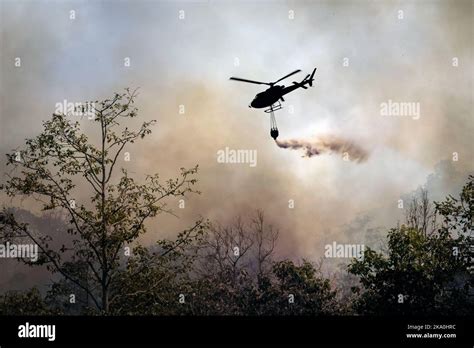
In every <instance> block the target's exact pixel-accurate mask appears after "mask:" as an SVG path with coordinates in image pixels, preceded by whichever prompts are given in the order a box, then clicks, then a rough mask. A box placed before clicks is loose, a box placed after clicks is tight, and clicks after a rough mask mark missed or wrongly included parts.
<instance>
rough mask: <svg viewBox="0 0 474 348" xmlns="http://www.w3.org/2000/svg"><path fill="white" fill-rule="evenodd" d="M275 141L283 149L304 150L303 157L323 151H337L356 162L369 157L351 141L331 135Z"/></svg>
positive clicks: (319, 153) (322, 152)
mask: <svg viewBox="0 0 474 348" xmlns="http://www.w3.org/2000/svg"><path fill="white" fill-rule="evenodd" d="M275 142H276V144H277V145H278V146H279V147H281V148H283V149H292V150H299V149H302V150H304V155H303V157H313V156H318V155H321V154H324V153H338V154H340V155H341V156H342V157H343V158H344V159H348V160H351V161H355V162H358V163H360V162H364V161H366V160H367V158H368V157H369V153H368V152H367V151H366V150H365V149H363V148H362V147H360V146H359V145H357V144H355V143H354V142H353V141H350V140H346V139H342V138H339V137H336V136H331V135H325V136H318V137H315V138H313V139H309V140H303V139H290V140H283V141H281V140H275Z"/></svg>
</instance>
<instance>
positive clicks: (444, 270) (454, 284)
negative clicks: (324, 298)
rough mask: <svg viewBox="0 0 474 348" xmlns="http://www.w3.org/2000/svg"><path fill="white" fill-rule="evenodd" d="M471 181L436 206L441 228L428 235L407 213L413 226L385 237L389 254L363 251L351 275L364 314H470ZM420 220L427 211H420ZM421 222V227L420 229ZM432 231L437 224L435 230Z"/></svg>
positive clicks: (358, 306) (473, 206)
mask: <svg viewBox="0 0 474 348" xmlns="http://www.w3.org/2000/svg"><path fill="white" fill-rule="evenodd" d="M473 203H474V190H473V177H472V176H470V177H469V181H468V183H467V184H466V185H465V186H464V188H463V190H462V193H461V194H460V198H459V199H455V198H453V197H448V198H447V199H446V200H445V201H444V202H441V203H435V208H436V209H435V211H436V213H437V214H439V215H440V216H441V217H442V220H443V222H442V225H441V226H440V227H439V228H437V229H436V230H431V231H429V230H427V229H426V226H427V224H426V223H423V220H424V219H423V218H420V216H415V215H416V214H415V213H414V212H413V211H410V212H409V213H408V216H409V217H410V220H411V221H416V224H415V225H414V226H413V225H412V226H405V225H402V226H401V227H399V228H395V229H391V230H390V231H389V233H388V253H386V254H384V253H378V252H375V251H374V250H372V249H370V248H367V249H366V251H365V253H364V258H363V260H356V259H354V260H353V261H352V263H351V264H350V266H349V272H350V273H352V274H355V275H357V276H359V277H360V282H361V285H362V289H359V288H355V289H354V290H355V291H357V292H361V295H360V297H359V298H358V300H357V301H356V303H355V304H354V305H355V307H356V309H357V311H359V312H360V313H362V314H425V315H429V314H446V315H448V314H452V315H454V314H469V313H472V311H473V309H474V303H473V286H474V284H473V277H472V261H471V260H472V252H471V251H470V250H471V248H472V242H473V240H472V237H473V236H472V231H473V230H472V220H473V216H474V214H473V211H474V204H473ZM418 211H421V212H422V213H423V214H424V216H427V215H431V214H425V212H427V211H429V209H421V210H418ZM420 221H421V223H420ZM433 226H436V224H433Z"/></svg>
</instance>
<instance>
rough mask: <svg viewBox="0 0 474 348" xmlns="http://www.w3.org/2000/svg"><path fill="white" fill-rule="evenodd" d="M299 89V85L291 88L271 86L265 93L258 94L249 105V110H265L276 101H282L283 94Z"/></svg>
mask: <svg viewBox="0 0 474 348" xmlns="http://www.w3.org/2000/svg"><path fill="white" fill-rule="evenodd" d="M299 87H301V84H300V83H296V84H293V85H291V86H288V87H285V86H272V87H270V88H268V89H267V90H266V91H263V92H261V93H258V94H257V95H256V96H255V98H254V99H253V100H252V102H251V103H250V105H249V107H250V108H255V109H262V108H267V107H270V106H272V105H273V104H275V103H276V102H277V101H278V100H280V99H282V97H283V96H284V95H285V94H288V93H290V92H292V91H294V90H295V89H297V88H299Z"/></svg>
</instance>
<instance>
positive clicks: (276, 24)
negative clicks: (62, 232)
mask: <svg viewBox="0 0 474 348" xmlns="http://www.w3.org/2000/svg"><path fill="white" fill-rule="evenodd" d="M0 4H1V25H0V28H1V33H2V36H1V56H0V57H1V106H0V107H1V109H0V112H1V118H0V121H1V128H0V129H1V130H0V131H1V141H0V150H1V152H2V153H5V152H7V151H8V150H10V149H12V148H15V147H17V146H20V145H21V144H23V143H24V139H25V137H31V136H34V135H36V134H37V133H38V132H39V131H40V130H41V122H42V121H44V120H47V119H48V118H49V117H50V115H51V113H52V112H54V108H55V104H56V103H58V102H62V101H63V100H64V99H67V100H68V101H71V102H81V101H87V100H95V99H103V98H106V97H109V96H111V95H113V93H114V92H115V91H121V90H122V89H123V88H125V87H132V88H134V87H140V96H139V98H138V100H137V106H138V107H139V116H140V120H149V119H156V120H157V125H156V126H155V128H154V132H153V134H152V135H151V136H150V137H149V138H148V139H146V140H145V141H143V142H142V143H140V144H137V145H135V146H134V147H131V148H129V149H128V151H129V152H130V153H131V156H132V157H131V159H132V160H131V162H129V163H125V162H124V163H123V165H124V166H126V167H127V168H128V169H129V170H130V171H132V172H134V173H135V175H137V177H140V176H142V175H143V174H144V173H154V172H160V173H161V174H162V175H163V177H170V176H171V177H172V176H175V175H177V173H178V170H179V167H182V166H184V167H190V166H193V165H195V164H199V166H200V171H199V174H198V179H199V189H200V190H201V191H202V194H201V195H200V196H196V197H193V198H191V199H189V200H188V201H187V202H186V208H185V209H182V210H181V209H176V212H177V213H178V214H179V215H180V216H181V219H176V218H174V217H166V218H163V219H161V220H160V219H158V220H157V221H156V222H155V223H154V224H153V225H152V227H153V228H150V233H149V235H148V236H147V237H146V238H147V240H150V241H152V240H155V239H156V238H158V237H160V236H164V235H167V236H169V235H173V234H174V233H176V232H177V231H179V230H180V229H182V228H184V227H186V226H188V225H189V223H190V222H191V221H193V219H195V218H196V217H197V216H198V215H202V216H204V217H209V218H211V219H219V220H220V221H223V222H225V221H227V220H228V219H231V218H233V217H235V216H236V215H238V214H243V215H245V214H249V213H251V212H252V211H253V210H254V209H257V208H258V209H263V210H264V211H265V213H266V216H267V219H268V220H269V221H271V222H272V223H273V224H274V225H277V226H279V227H280V230H281V233H280V236H281V239H280V246H279V252H280V253H281V255H284V256H289V257H299V256H305V257H308V258H310V259H314V260H316V259H318V258H319V257H321V256H322V254H323V252H324V248H323V245H324V244H325V243H332V242H333V241H336V242H352V243H367V240H366V233H365V232H366V230H370V229H371V228H375V227H380V226H382V227H390V226H393V224H394V223H396V221H397V220H398V219H400V216H401V211H400V210H399V209H398V208H397V201H398V199H400V197H403V196H404V195H406V194H408V193H410V192H411V191H413V190H415V189H416V188H417V187H419V186H421V185H425V184H427V183H428V186H429V188H430V189H431V191H432V197H434V198H437V199H439V198H441V197H443V196H444V195H446V194H448V193H456V192H458V190H459V188H460V185H461V184H462V183H463V182H465V181H466V180H467V175H468V173H469V172H472V171H473V170H474V165H473V163H474V158H473V154H472V134H474V121H473V111H472V110H473V103H472V101H473V89H472V77H473V61H472V58H473V57H472V54H473V31H474V29H473V20H472V18H473V2H472V1H452V2H448V1H443V2H438V1H417V2H413V1H232V2H230V1H140V0H138V1H137V0H134V1H89V2H85V1H67V2H66V1H48V2H46V1H5V0H0ZM180 10H183V11H184V16H185V18H184V19H180V18H179V16H180V12H179V11H180ZM70 11H75V12H74V14H75V19H70V16H71V12H70ZM290 11H293V12H290ZM400 11H402V12H400ZM181 14H183V13H181ZM292 15H294V18H293V19H291V18H290V17H292ZM17 57H19V58H21V67H15V58H17ZM127 57H128V58H129V59H130V66H129V67H126V66H124V59H126V58H127ZM346 58H347V59H346ZM236 60H238V63H239V64H238V65H236V64H235V63H236ZM455 62H457V66H453V63H455ZM344 63H348V64H345V65H346V66H344ZM454 65H456V64H454ZM314 67H317V68H318V70H317V73H316V76H315V79H316V81H315V87H314V88H310V89H307V90H302V89H300V90H297V91H295V92H293V93H291V94H289V95H287V96H286V97H285V99H286V102H285V104H284V107H285V108H284V109H283V110H281V111H278V112H277V114H276V116H277V122H278V126H279V129H280V139H282V140H283V139H289V138H293V139H301V138H304V139H310V138H312V137H314V136H323V137H324V136H326V137H327V136H334V137H339V138H342V139H347V140H348V141H352V142H354V143H355V144H357V145H358V146H361V147H363V148H364V149H366V150H367V151H368V153H369V157H368V159H367V161H365V162H363V163H356V162H351V161H344V160H343V159H342V158H341V157H340V156H339V155H337V154H332V155H331V154H325V155H321V156H317V157H312V158H303V157H302V156H301V155H302V153H299V152H297V151H292V150H285V149H280V148H278V147H277V146H276V145H275V143H274V142H273V140H272V139H271V138H270V136H269V126H270V125H269V123H270V122H269V119H268V115H266V114H264V113H263V112H262V111H261V110H255V109H249V108H248V104H249V103H250V101H251V100H252V99H253V97H254V95H255V94H256V93H258V92H260V91H262V90H263V88H262V86H259V85H252V84H245V83H239V82H233V81H229V80H228V78H229V77H230V76H239V77H244V78H249V79H255V80H260V81H274V80H276V79H278V78H280V77H281V76H284V75H285V74H287V73H289V72H291V71H293V70H295V69H302V70H303V72H302V73H300V74H299V75H295V76H292V77H290V78H289V79H288V80H285V81H283V82H282V83H287V84H289V83H291V81H294V80H297V81H300V80H301V79H303V78H304V76H305V74H307V73H309V72H311V70H312V69H313V68H314ZM389 100H391V101H394V102H404V103H407V102H413V103H419V104H417V105H419V108H420V114H419V118H418V119H414V117H409V116H383V115H381V103H385V102H388V101H389ZM179 105H184V107H185V114H184V115H182V114H179ZM290 106H291V107H290ZM291 109H292V110H294V112H293V113H290V110H291ZM81 123H82V125H83V126H84V128H85V129H88V127H91V126H92V122H91V121H88V120H87V119H83V120H81ZM226 147H229V148H231V149H251V150H256V151H257V166H255V167H250V166H249V165H248V164H226V163H224V164H222V163H218V162H217V160H216V158H217V157H216V153H217V151H218V150H221V149H225V148H226ZM453 152H456V153H458V156H459V160H458V161H456V162H453V161H452V156H453ZM443 161H444V162H443ZM1 168H4V159H3V160H2V165H1ZM433 173H434V174H433ZM430 175H431V176H430ZM290 199H292V200H294V202H295V206H294V208H293V209H290V208H289V207H288V201H289V200H290ZM170 205H171V206H173V205H175V206H176V207H177V205H178V202H177V201H176V202H174V201H172V202H170ZM384 231H386V230H384Z"/></svg>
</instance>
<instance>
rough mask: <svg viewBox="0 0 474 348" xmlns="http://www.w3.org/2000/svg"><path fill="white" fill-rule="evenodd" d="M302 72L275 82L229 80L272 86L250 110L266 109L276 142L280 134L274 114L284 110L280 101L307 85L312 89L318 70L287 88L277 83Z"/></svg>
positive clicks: (294, 72)
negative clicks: (286, 95)
mask: <svg viewBox="0 0 474 348" xmlns="http://www.w3.org/2000/svg"><path fill="white" fill-rule="evenodd" d="M300 71H301V70H299V69H298V70H295V71H293V72H291V73H289V74H288V75H286V76H283V77H282V78H281V79H279V80H276V81H274V82H260V81H253V80H247V79H242V78H240V77H231V78H229V80H233V81H241V82H248V83H254V84H257V85H267V86H270V88H268V89H266V90H265V91H263V92H260V93H258V94H257V95H256V96H255V98H254V99H253V100H252V101H251V102H250V105H249V108H255V109H263V108H266V109H265V110H264V111H265V112H266V113H270V114H271V115H270V136H271V137H272V138H273V139H274V140H276V138H278V135H279V132H278V128H277V125H276V119H275V114H274V112H275V111H277V110H280V109H282V108H283V106H282V105H281V103H280V101H282V102H284V101H285V99H284V98H283V96H284V95H285V94H288V93H290V92H293V91H294V90H295V89H298V88H300V87H301V88H303V89H307V88H308V87H306V85H309V86H310V87H312V86H313V81H314V74H315V73H316V68H314V70H313V72H312V73H311V74H308V75H306V77H305V78H304V79H303V80H302V81H301V82H296V81H293V84H292V85H290V86H288V87H286V86H282V85H276V83H278V82H280V81H281V80H284V79H286V78H288V77H290V76H292V75H294V74H297V73H299V72H300Z"/></svg>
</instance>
